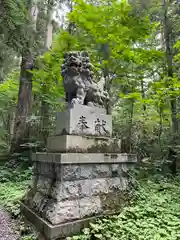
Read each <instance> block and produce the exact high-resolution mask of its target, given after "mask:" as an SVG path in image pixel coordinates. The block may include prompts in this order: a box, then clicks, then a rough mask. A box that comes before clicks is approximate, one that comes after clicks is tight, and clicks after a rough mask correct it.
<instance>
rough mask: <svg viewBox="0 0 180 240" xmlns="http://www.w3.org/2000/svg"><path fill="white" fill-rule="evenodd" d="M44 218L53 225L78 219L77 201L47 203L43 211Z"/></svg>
mask: <svg viewBox="0 0 180 240" xmlns="http://www.w3.org/2000/svg"><path fill="white" fill-rule="evenodd" d="M44 216H45V218H46V219H47V220H48V221H49V222H50V223H52V224H53V225H56V224H60V223H64V222H67V221H72V220H76V219H79V218H80V214H79V204H78V201H77V200H73V201H68V200H67V201H59V202H57V201H53V200H52V201H49V202H48V204H47V206H46V208H45V209H44Z"/></svg>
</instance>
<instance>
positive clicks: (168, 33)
mask: <svg viewBox="0 0 180 240" xmlns="http://www.w3.org/2000/svg"><path fill="white" fill-rule="evenodd" d="M170 2H171V1H169V2H167V1H166V0H163V6H164V39H165V48H166V63H167V76H168V77H169V78H173V55H172V42H171V34H172V27H171V24H170V20H169V17H168V14H167V13H168V3H170ZM168 85H169V84H168V82H167V86H168ZM171 90H172V91H173V89H171ZM170 105H171V122H172V146H171V148H170V150H169V159H170V160H171V162H172V164H171V170H172V173H173V174H175V173H176V161H177V155H176V152H175V151H174V149H175V145H176V134H177V132H178V120H177V109H176V107H177V106H176V97H175V96H171V99H170Z"/></svg>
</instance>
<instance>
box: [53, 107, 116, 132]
mask: <svg viewBox="0 0 180 240" xmlns="http://www.w3.org/2000/svg"><path fill="white" fill-rule="evenodd" d="M61 134H75V135H89V136H90V135H94V136H111V135H112V116H111V115H107V114H103V113H99V110H98V111H97V108H93V107H88V106H83V105H79V104H76V105H75V106H74V107H73V108H69V109H68V110H66V111H65V112H61V113H58V115H57V124H56V135H61Z"/></svg>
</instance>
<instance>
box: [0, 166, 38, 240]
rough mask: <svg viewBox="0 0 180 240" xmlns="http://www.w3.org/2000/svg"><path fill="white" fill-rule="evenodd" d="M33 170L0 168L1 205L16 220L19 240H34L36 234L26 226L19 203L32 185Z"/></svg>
mask: <svg viewBox="0 0 180 240" xmlns="http://www.w3.org/2000/svg"><path fill="white" fill-rule="evenodd" d="M31 176H32V169H31V168H28V169H26V170H22V169H16V170H14V169H9V168H7V167H4V166H0V205H1V206H2V207H3V208H4V209H6V210H7V211H8V212H9V213H10V214H11V216H12V218H13V219H15V220H16V223H17V224H16V228H15V231H17V232H20V235H21V237H20V239H19V240H34V239H36V233H35V232H34V230H33V229H32V227H30V226H28V225H25V224H24V222H23V220H22V218H21V214H20V205H19V201H20V200H21V199H22V197H23V196H24V194H25V192H26V190H27V187H28V185H29V184H30V181H31Z"/></svg>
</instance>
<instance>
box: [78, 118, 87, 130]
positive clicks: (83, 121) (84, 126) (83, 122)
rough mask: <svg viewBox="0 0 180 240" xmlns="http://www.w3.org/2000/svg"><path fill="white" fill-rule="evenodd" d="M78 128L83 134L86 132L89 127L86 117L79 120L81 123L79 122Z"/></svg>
mask: <svg viewBox="0 0 180 240" xmlns="http://www.w3.org/2000/svg"><path fill="white" fill-rule="evenodd" d="M78 128H79V129H80V130H81V131H82V132H83V131H84V130H86V129H87V128H89V127H88V125H87V121H86V117H84V116H81V117H80V118H79V122H78Z"/></svg>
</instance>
